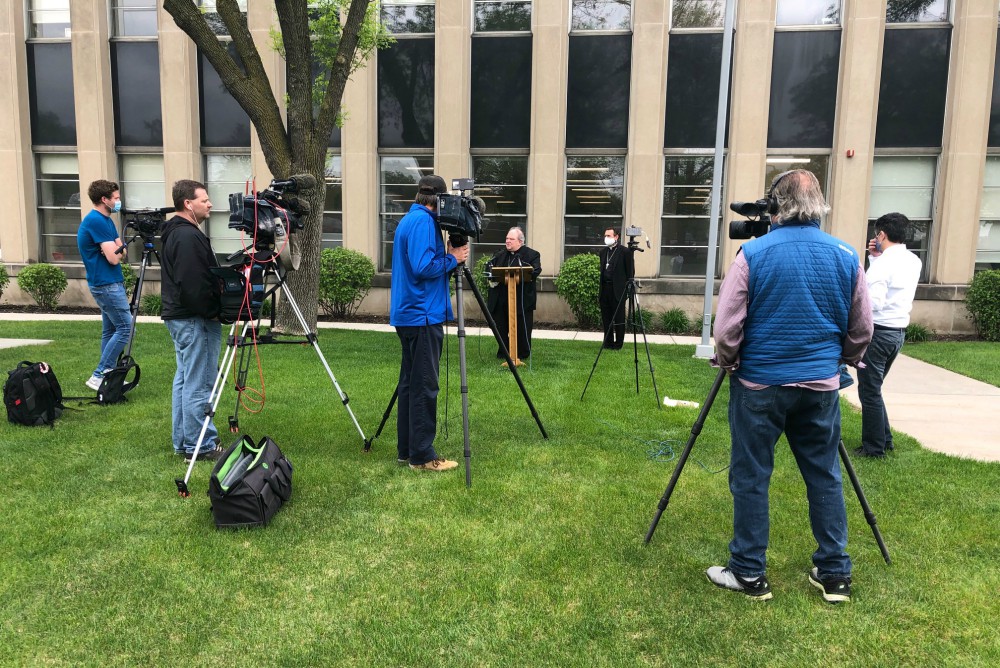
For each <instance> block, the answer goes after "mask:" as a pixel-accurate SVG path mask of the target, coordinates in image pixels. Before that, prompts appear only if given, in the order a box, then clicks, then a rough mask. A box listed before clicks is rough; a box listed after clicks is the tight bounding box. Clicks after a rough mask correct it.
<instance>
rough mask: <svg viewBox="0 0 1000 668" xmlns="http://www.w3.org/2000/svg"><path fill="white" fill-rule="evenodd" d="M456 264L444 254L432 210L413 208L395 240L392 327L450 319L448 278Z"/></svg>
mask: <svg viewBox="0 0 1000 668" xmlns="http://www.w3.org/2000/svg"><path fill="white" fill-rule="evenodd" d="M457 264H458V263H457V262H456V261H455V258H454V256H452V255H447V254H446V253H445V246H444V240H443V239H442V238H441V232H440V231H439V230H438V226H437V223H436V222H435V221H434V215H433V214H432V213H431V210H430V209H428V208H427V207H425V206H422V205H420V204H413V205H411V206H410V210H409V212H408V213H407V214H406V215H405V216H403V219H402V220H401V221H399V227H397V228H396V235H395V237H394V238H393V241H392V290H391V294H390V300H389V324H390V325H392V326H393V327H421V326H424V325H437V324H439V323H442V322H445V321H446V320H451V319H452V312H451V297H450V295H449V291H448V275H449V274H450V272H451V271H452V270H453V269H454V268H455V267H456V266H457Z"/></svg>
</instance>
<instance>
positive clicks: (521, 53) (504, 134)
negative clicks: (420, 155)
mask: <svg viewBox="0 0 1000 668" xmlns="http://www.w3.org/2000/svg"><path fill="white" fill-rule="evenodd" d="M471 116H472V122H471V133H470V134H471V141H470V145H471V146H472V147H473V148H486V149H489V148H528V145H529V144H530V138H531V36H530V35H524V36H522V35H509V36H507V35H504V36H496V37H493V36H490V37H476V38H475V39H473V40H472V106H471Z"/></svg>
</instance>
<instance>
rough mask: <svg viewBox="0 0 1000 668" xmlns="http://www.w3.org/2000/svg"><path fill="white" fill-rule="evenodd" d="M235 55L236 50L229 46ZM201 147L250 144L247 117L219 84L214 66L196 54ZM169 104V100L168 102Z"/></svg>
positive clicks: (202, 55) (220, 81)
mask: <svg viewBox="0 0 1000 668" xmlns="http://www.w3.org/2000/svg"><path fill="white" fill-rule="evenodd" d="M229 53H230V54H232V55H233V56H234V57H235V55H236V49H235V47H233V46H232V44H230V45H229ZM198 89H199V93H200V99H201V114H200V116H201V145H202V146H250V118H249V117H248V116H247V113H246V112H245V111H243V108H242V107H241V106H240V105H239V104H238V103H237V102H236V100H235V99H233V96H232V95H230V94H229V91H228V90H226V87H225V86H223V85H222V79H220V78H219V75H218V73H216V71H215V68H214V67H212V64H211V63H210V62H208V59H207V58H205V54H203V53H199V54H198ZM168 104H169V102H168Z"/></svg>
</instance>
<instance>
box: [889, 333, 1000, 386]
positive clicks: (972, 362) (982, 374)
mask: <svg viewBox="0 0 1000 668" xmlns="http://www.w3.org/2000/svg"><path fill="white" fill-rule="evenodd" d="M903 354H904V355H909V356H910V357H916V358H917V359H919V360H923V361H925V362H929V363H930V364H934V365H936V366H940V367H944V368H945V369H949V370H951V371H954V372H955V373H960V374H962V375H963V376H968V377H969V378H975V379H976V380H981V381H983V382H984V383H989V384H991V385H996V386H997V387H1000V343H991V342H989V341H926V342H924V343H907V344H906V345H904V346H903Z"/></svg>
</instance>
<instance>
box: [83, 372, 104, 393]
mask: <svg viewBox="0 0 1000 668" xmlns="http://www.w3.org/2000/svg"><path fill="white" fill-rule="evenodd" d="M103 381H104V378H103V377H101V376H91V377H90V378H89V379H88V380H87V387H89V388H90V389H92V390H93V391H94V392H97V390H98V389H100V387H101V383H102V382H103Z"/></svg>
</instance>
